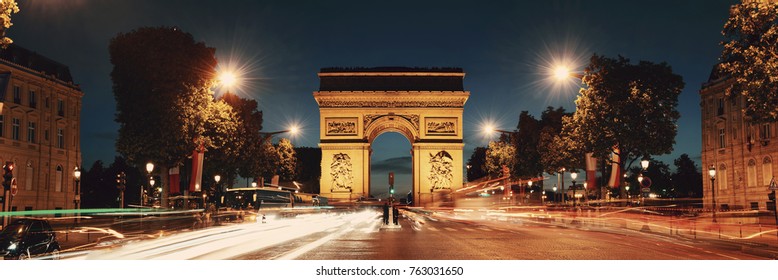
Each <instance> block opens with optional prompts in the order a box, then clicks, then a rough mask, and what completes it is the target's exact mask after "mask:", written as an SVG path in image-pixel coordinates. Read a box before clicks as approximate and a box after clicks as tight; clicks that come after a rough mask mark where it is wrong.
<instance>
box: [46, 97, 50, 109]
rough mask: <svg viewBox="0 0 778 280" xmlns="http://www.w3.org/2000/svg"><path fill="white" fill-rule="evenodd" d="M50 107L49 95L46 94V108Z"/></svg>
mask: <svg viewBox="0 0 778 280" xmlns="http://www.w3.org/2000/svg"><path fill="white" fill-rule="evenodd" d="M48 108H49V97H48V96H46V109H48Z"/></svg>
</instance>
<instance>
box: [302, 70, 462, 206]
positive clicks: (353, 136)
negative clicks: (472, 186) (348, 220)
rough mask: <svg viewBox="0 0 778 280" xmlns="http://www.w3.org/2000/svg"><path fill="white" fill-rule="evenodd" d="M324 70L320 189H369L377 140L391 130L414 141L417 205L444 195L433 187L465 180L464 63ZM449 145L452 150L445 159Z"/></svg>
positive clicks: (328, 193)
mask: <svg viewBox="0 0 778 280" xmlns="http://www.w3.org/2000/svg"><path fill="white" fill-rule="evenodd" d="M318 76H319V79H320V83H319V90H318V91H315V92H314V93H313V97H314V99H316V103H317V104H318V105H319V124H320V131H319V136H320V143H319V147H320V148H321V150H322V161H321V177H320V179H319V182H320V186H321V187H320V190H321V191H320V194H321V195H322V196H324V197H328V198H330V199H333V200H354V199H357V198H359V197H361V196H368V195H369V194H370V183H371V178H370V159H371V156H372V152H373V151H372V148H371V145H372V143H373V141H374V140H375V139H376V138H377V137H378V136H379V135H381V134H383V133H386V132H395V133H399V134H401V135H403V136H404V137H405V138H406V139H408V142H409V143H410V144H411V151H410V153H411V165H412V172H413V175H412V182H411V189H412V190H413V191H414V193H413V197H412V201H413V204H414V205H416V206H421V205H430V204H434V203H440V202H441V201H439V200H435V201H433V198H434V196H433V191H435V190H438V192H441V193H443V192H451V191H454V190H456V189H457V188H461V187H462V182H463V180H462V178H463V173H464V172H463V170H464V168H463V167H464V166H463V159H462V157H463V149H464V137H463V130H462V123H463V120H462V116H463V111H464V105H465V102H467V99H468V98H469V96H470V92H468V91H465V90H464V84H463V79H464V77H465V73H464V71H463V70H462V69H460V68H407V67H375V68H324V69H322V70H321V72H319V74H318ZM443 151H445V153H448V156H445V159H444V160H441V159H439V158H441V157H444V156H439V154H444V153H442V152H443ZM440 162H443V163H444V164H443V167H446V168H441V165H440V164H439V163H440ZM449 166H450V168H449ZM443 181H445V184H444V183H442V182H443Z"/></svg>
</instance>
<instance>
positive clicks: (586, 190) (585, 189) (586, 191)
mask: <svg viewBox="0 0 778 280" xmlns="http://www.w3.org/2000/svg"><path fill="white" fill-rule="evenodd" d="M586 186H587V183H586V182H584V184H583V187H584V189H583V191H584V194H586V193H588V192H589V190H588V189H587V188H586ZM586 204H587V205H589V198H588V196H587V198H586Z"/></svg>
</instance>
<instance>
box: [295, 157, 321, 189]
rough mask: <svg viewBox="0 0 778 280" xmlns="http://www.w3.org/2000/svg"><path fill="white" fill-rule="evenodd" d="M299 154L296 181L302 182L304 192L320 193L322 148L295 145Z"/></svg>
mask: <svg viewBox="0 0 778 280" xmlns="http://www.w3.org/2000/svg"><path fill="white" fill-rule="evenodd" d="M294 151H295V155H297V176H296V179H295V180H296V181H298V182H300V183H301V184H302V187H301V189H302V192H306V193H319V188H320V186H319V184H320V182H319V180H320V179H321V148H311V147H295V148H294Z"/></svg>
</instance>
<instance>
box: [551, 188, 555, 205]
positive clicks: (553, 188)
mask: <svg viewBox="0 0 778 280" xmlns="http://www.w3.org/2000/svg"><path fill="white" fill-rule="evenodd" d="M551 189H552V190H553V191H554V204H556V186H554V187H553V188H551Z"/></svg>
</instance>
